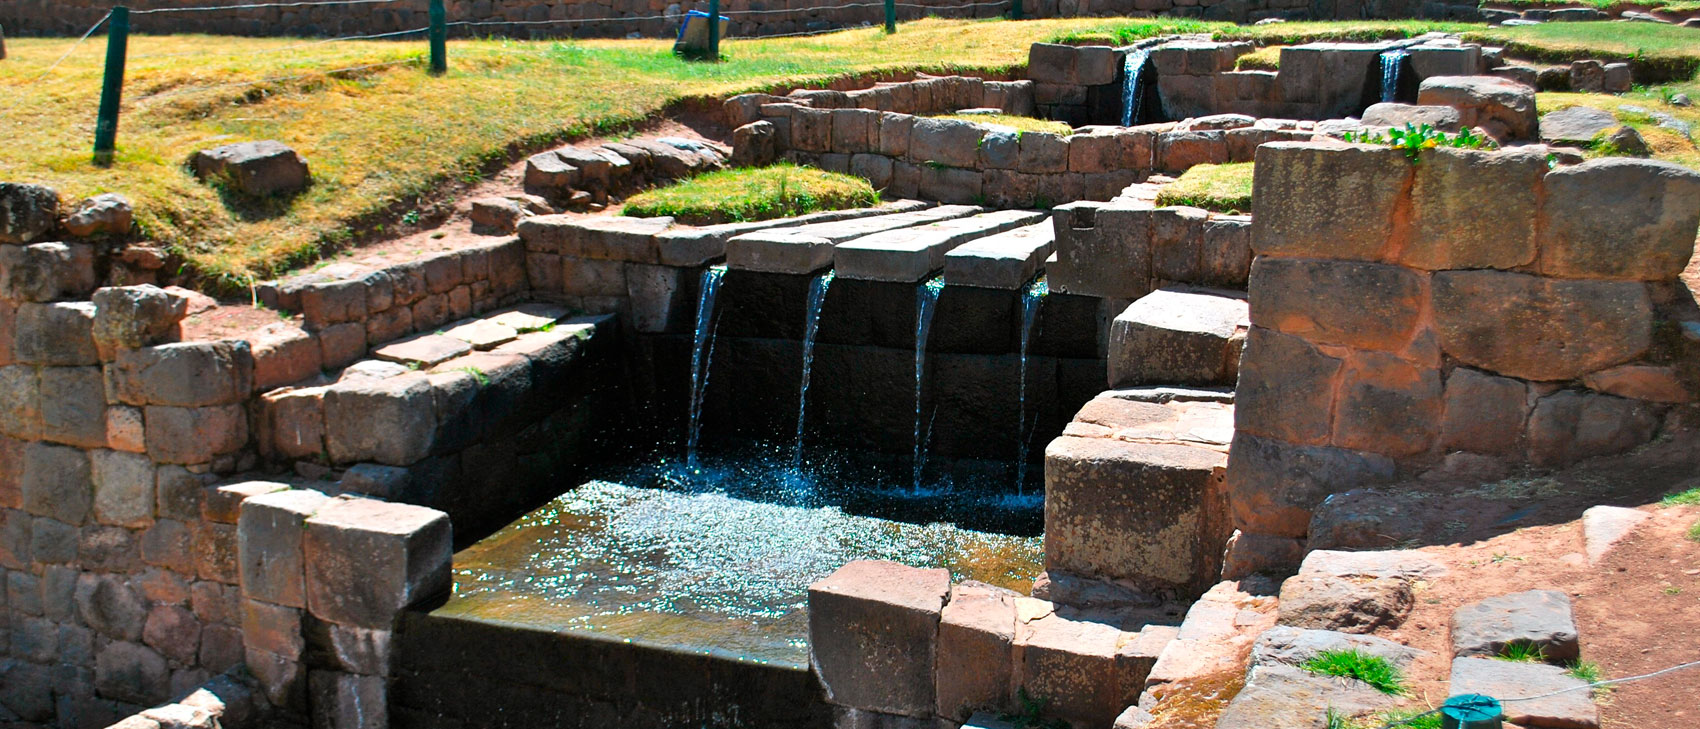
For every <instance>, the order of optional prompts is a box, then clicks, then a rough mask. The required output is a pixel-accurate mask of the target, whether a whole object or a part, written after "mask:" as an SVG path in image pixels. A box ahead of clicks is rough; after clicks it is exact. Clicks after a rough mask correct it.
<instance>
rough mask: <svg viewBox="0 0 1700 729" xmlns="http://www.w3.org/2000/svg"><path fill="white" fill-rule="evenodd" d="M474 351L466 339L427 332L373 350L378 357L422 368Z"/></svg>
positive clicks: (373, 354)
mask: <svg viewBox="0 0 1700 729" xmlns="http://www.w3.org/2000/svg"><path fill="white" fill-rule="evenodd" d="M470 351H472V346H471V345H470V344H469V343H467V342H466V341H465V340H462V339H459V338H456V337H451V336H447V335H446V333H445V334H425V335H421V336H417V337H411V338H408V339H403V340H401V341H399V342H396V343H394V344H387V345H384V346H382V347H379V348H377V349H376V350H374V351H373V352H372V356H374V357H377V358H378V359H382V360H387V361H390V362H397V363H400V364H404V365H418V366H419V367H420V368H422V369H425V368H430V367H435V366H437V365H439V364H442V363H444V362H447V361H449V360H451V359H454V358H456V357H459V356H461V355H463V354H466V353H467V352H470Z"/></svg>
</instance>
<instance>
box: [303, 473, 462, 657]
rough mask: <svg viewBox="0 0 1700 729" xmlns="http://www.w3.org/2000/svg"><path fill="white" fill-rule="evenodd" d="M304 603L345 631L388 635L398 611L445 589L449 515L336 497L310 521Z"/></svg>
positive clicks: (446, 582) (404, 505)
mask: <svg viewBox="0 0 1700 729" xmlns="http://www.w3.org/2000/svg"><path fill="white" fill-rule="evenodd" d="M306 523H307V533H306V537H305V540H304V543H305V554H306V567H307V605H308V609H309V610H310V611H311V612H312V614H313V615H314V616H316V617H319V618H321V619H324V620H329V621H331V622H335V623H339V624H342V625H348V626H354V627H363V628H378V629H388V628H389V627H390V626H391V625H392V624H393V622H394V620H395V616H396V613H398V612H399V611H400V610H401V609H403V608H406V607H408V606H410V605H413V604H415V603H417V602H419V601H420V600H423V599H425V598H428V597H432V596H434V595H436V594H438V593H441V592H443V591H445V590H447V589H449V585H450V581H451V575H450V571H449V566H450V565H449V559H450V553H451V551H452V549H451V541H450V531H449V520H448V516H447V515H445V514H443V513H442V512H440V511H436V510H434V509H427V508H424V507H419V506H410V505H406V504H391V503H385V502H381V501H372V500H369V499H338V500H335V501H333V502H331V503H328V504H326V505H324V506H323V507H321V508H320V509H319V510H318V511H317V512H316V513H314V514H313V516H311V517H309V518H308V519H307V522H306Z"/></svg>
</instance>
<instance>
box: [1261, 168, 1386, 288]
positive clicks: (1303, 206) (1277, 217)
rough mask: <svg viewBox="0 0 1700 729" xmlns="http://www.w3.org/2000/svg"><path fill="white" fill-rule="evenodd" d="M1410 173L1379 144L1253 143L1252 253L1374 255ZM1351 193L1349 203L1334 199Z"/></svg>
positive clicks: (1380, 253) (1382, 245)
mask: <svg viewBox="0 0 1700 729" xmlns="http://www.w3.org/2000/svg"><path fill="white" fill-rule="evenodd" d="M1411 174H1412V167H1411V163H1410V162H1409V161H1408V160H1406V159H1405V156H1404V155H1403V154H1402V153H1400V152H1399V151H1397V150H1394V149H1390V148H1387V147H1380V146H1365V145H1323V144H1315V143H1307V142H1271V143H1269V144H1265V145H1263V146H1261V147H1258V148H1257V165H1256V167H1255V172H1254V178H1255V179H1254V180H1253V183H1252V189H1253V191H1254V195H1253V197H1252V218H1253V219H1255V220H1256V221H1257V225H1255V226H1253V227H1252V250H1253V251H1254V252H1256V253H1258V254H1259V255H1272V256H1303V257H1312V258H1329V259H1340V260H1356V261H1375V260H1381V259H1383V258H1384V257H1385V256H1384V254H1385V251H1386V247H1387V243H1388V241H1389V240H1390V236H1391V234H1392V229H1393V214H1394V210H1395V208H1397V207H1398V204H1399V199H1400V197H1401V195H1402V194H1403V191H1404V190H1405V189H1406V186H1407V184H1408V180H1409V179H1410V176H1411ZM1338 200H1352V201H1353V204H1351V205H1338V204H1335V202H1336V201H1338Z"/></svg>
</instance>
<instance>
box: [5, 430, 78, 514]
mask: <svg viewBox="0 0 1700 729" xmlns="http://www.w3.org/2000/svg"><path fill="white" fill-rule="evenodd" d="M23 465H24V468H23V475H22V476H21V477H20V478H19V480H18V485H19V489H20V491H21V492H22V496H23V506H24V510H26V511H28V512H30V513H31V514H35V515H37V516H48V517H52V518H54V519H57V520H59V521H61V522H64V523H66V524H82V523H83V520H84V519H86V518H87V517H88V514H89V508H90V506H91V505H92V503H93V501H94V481H93V477H92V475H91V472H90V468H89V458H88V454H87V453H86V452H84V451H81V450H78V449H76V448H69V447H66V446H59V445H51V444H48V443H29V444H26V445H25V446H24V448H23Z"/></svg>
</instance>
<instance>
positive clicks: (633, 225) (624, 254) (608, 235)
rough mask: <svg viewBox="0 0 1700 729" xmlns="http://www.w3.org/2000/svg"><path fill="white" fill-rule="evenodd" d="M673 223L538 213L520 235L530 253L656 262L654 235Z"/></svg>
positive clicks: (668, 219)
mask: <svg viewBox="0 0 1700 729" xmlns="http://www.w3.org/2000/svg"><path fill="white" fill-rule="evenodd" d="M672 226H673V218H671V217H658V218H629V217H624V216H619V215H613V216H600V217H592V218H583V217H573V216H568V215H539V216H536V217H532V218H526V219H525V220H523V221H521V222H520V224H519V237H520V239H522V240H524V241H525V246H526V250H527V251H528V252H531V253H554V254H559V255H564V256H572V257H574V258H590V259H596V260H608V261H633V262H637V263H655V262H656V260H657V252H656V250H657V249H656V245H655V236H656V234H657V233H661V232H662V231H665V230H667V229H668V228H671V227H672ZM445 290H446V289H445Z"/></svg>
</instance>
